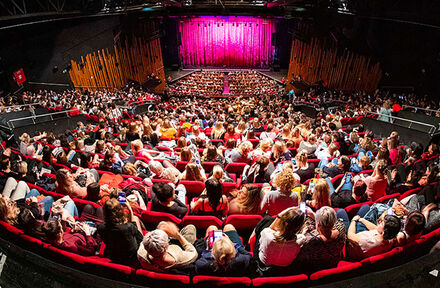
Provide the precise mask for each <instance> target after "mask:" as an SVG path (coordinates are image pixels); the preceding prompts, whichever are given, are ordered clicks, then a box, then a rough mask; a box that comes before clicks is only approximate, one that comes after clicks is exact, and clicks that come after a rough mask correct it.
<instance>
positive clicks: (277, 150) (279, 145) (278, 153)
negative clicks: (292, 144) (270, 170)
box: [270, 141, 292, 166]
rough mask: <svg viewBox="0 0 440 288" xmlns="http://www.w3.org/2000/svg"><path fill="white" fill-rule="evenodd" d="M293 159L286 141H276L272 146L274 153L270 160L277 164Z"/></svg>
mask: <svg viewBox="0 0 440 288" xmlns="http://www.w3.org/2000/svg"><path fill="white" fill-rule="evenodd" d="M291 159H292V155H291V154H290V151H289V150H288V149H287V147H286V145H285V144H284V142H281V141H276V142H275V144H274V145H273V147H272V154H271V155H270V161H272V162H273V164H274V165H275V166H276V165H278V163H282V162H284V161H288V160H291Z"/></svg>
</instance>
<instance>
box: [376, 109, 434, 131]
mask: <svg viewBox="0 0 440 288" xmlns="http://www.w3.org/2000/svg"><path fill="white" fill-rule="evenodd" d="M368 113H370V114H374V115H378V116H384V117H388V118H391V119H396V120H402V121H404V122H409V125H408V128H411V125H412V124H413V123H414V124H419V125H423V126H427V127H430V128H429V132H428V133H429V134H431V135H433V134H434V132H435V131H436V130H437V127H436V126H434V125H432V124H427V123H423V122H419V121H415V120H409V119H405V118H401V117H396V116H392V115H387V114H381V113H375V112H368ZM379 121H381V120H379ZM384 122H385V121H384Z"/></svg>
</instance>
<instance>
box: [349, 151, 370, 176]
mask: <svg viewBox="0 0 440 288" xmlns="http://www.w3.org/2000/svg"><path fill="white" fill-rule="evenodd" d="M370 169H373V166H371V165H370V158H369V157H368V156H366V155H364V156H360V157H358V159H354V160H352V164H351V166H350V171H351V172H354V173H359V172H362V171H364V170H370Z"/></svg>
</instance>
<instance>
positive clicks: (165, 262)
mask: <svg viewBox="0 0 440 288" xmlns="http://www.w3.org/2000/svg"><path fill="white" fill-rule="evenodd" d="M196 232H197V231H196V227H195V226H194V225H187V226H185V227H183V228H182V230H180V231H179V228H177V226H176V224H174V223H171V222H163V221H162V222H160V223H159V225H157V229H156V230H153V231H151V232H149V233H147V234H146V235H145V236H144V239H143V240H142V243H141V244H140V245H139V249H138V252H137V258H138V260H139V263H140V264H141V266H142V267H143V268H145V269H147V270H153V271H163V270H170V269H174V268H183V267H186V266H187V265H189V264H191V263H193V262H194V261H196V259H197V256H198V254H197V251H196V248H194V246H193V244H194V241H195V240H196ZM170 239H176V240H177V241H179V244H180V246H178V245H175V244H170ZM181 247H182V248H183V249H182V248H181Z"/></svg>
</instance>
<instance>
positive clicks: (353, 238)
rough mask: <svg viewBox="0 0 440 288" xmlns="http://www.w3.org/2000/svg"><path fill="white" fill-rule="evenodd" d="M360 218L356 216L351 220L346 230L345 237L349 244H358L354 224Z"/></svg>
mask: <svg viewBox="0 0 440 288" xmlns="http://www.w3.org/2000/svg"><path fill="white" fill-rule="evenodd" d="M359 219H360V217H359V215H356V216H354V217H353V219H351V222H350V227H349V228H348V232H347V237H348V240H350V241H351V242H355V243H358V242H359V235H358V234H356V223H357V221H359Z"/></svg>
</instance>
